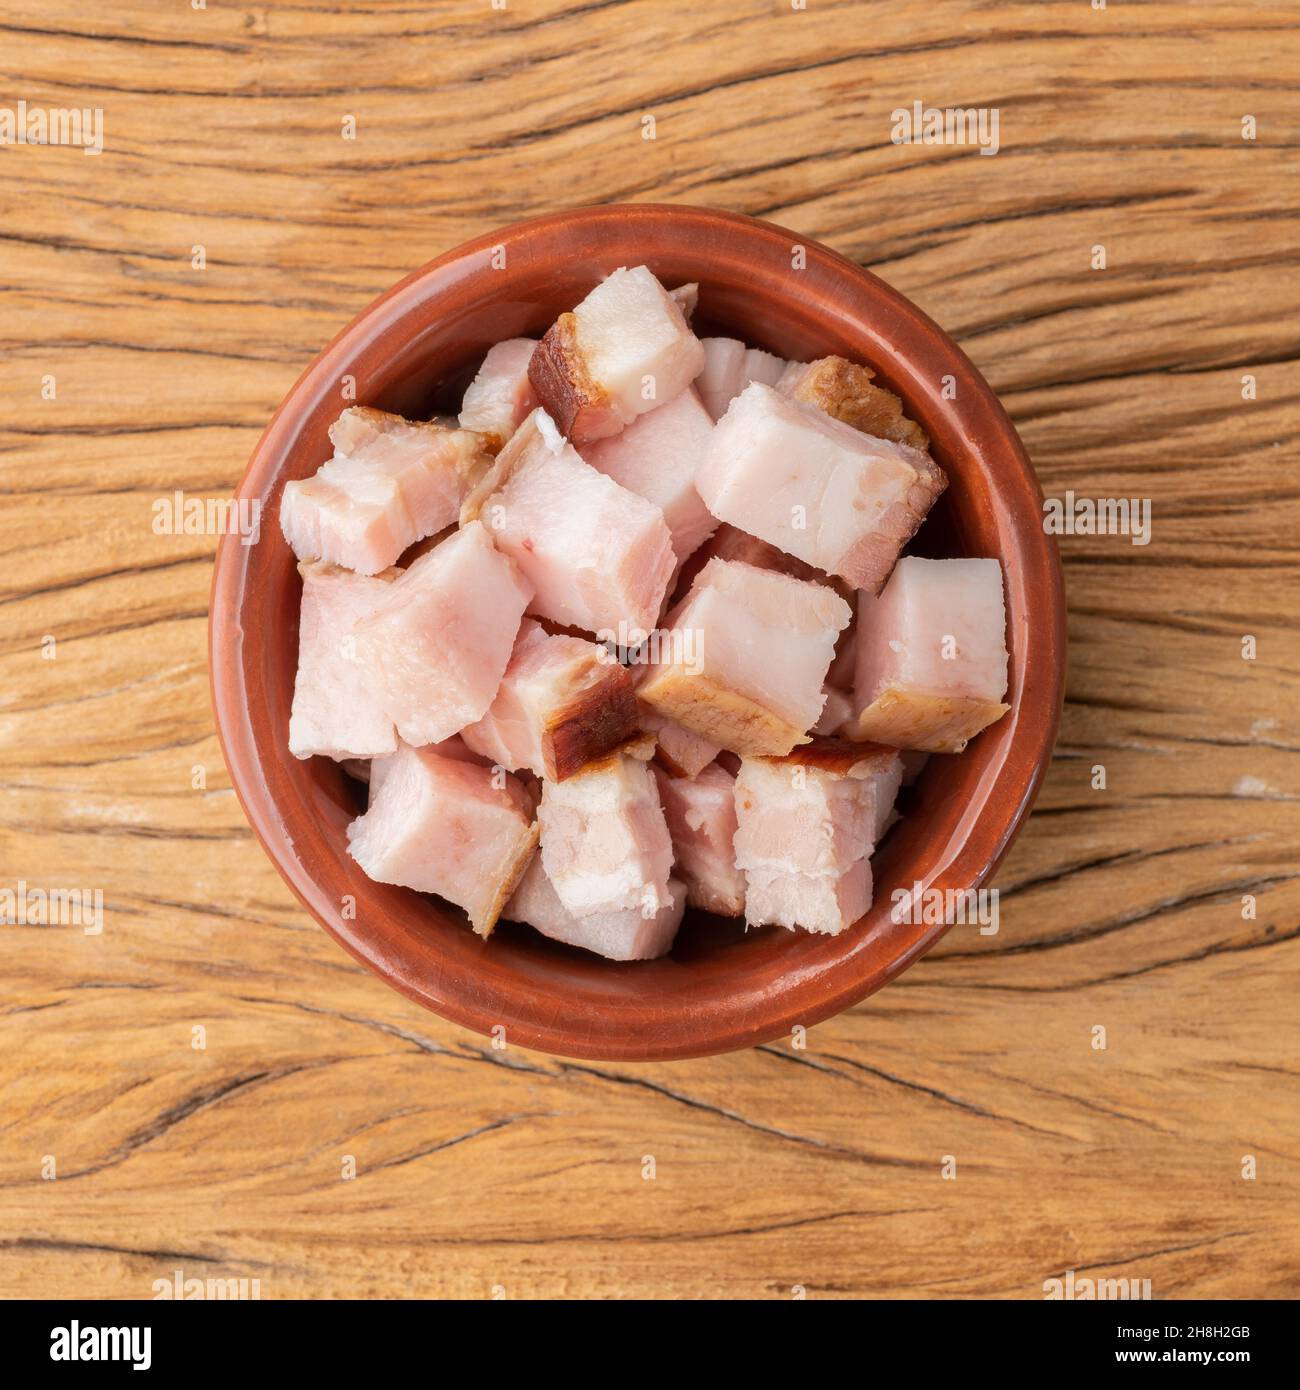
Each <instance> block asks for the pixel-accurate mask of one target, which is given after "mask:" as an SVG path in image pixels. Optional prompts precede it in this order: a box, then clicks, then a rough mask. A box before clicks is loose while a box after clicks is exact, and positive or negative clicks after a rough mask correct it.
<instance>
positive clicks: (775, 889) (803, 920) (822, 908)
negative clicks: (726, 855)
mask: <svg viewBox="0 0 1300 1390" xmlns="http://www.w3.org/2000/svg"><path fill="white" fill-rule="evenodd" d="M745 879H746V890H745V921H746V922H747V923H748V924H749V925H750V926H751V927H757V926H777V927H787V928H789V929H790V930H791V931H793V930H794V929H795V928H796V927H802V928H803V929H804V931H809V932H816V933H818V934H820V935H825V936H838V935H839V934H840V932H842V931H844V930H845V929H846V928H848V927H851V926H852V925H853V923H854V922H856V921H857V920H858V919H859V918H860V917H862V916H863V915H864V914H865V913H866V911H867V909H868V908H869V907H870V906H871V864H870V862H869V861H868V860H866V859H857V860H855V861H854V862H853V863H852V864H850V865H849V867H848V868H847V869H845V870H844V871H843V872H842V873H838V874H783V873H776V872H773V871H771V870H767V869H758V870H755V871H754V872H752V873H748V874H746V875H745Z"/></svg>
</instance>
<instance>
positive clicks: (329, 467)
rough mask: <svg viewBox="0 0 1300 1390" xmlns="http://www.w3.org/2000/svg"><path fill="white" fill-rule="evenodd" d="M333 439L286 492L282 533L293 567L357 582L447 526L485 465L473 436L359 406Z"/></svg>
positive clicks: (480, 446)
mask: <svg viewBox="0 0 1300 1390" xmlns="http://www.w3.org/2000/svg"><path fill="white" fill-rule="evenodd" d="M330 439H331V442H332V443H333V444H334V449H335V454H334V457H333V458H332V459H330V460H329V461H328V462H326V463H324V464H322V465H321V467H320V469H319V470H318V471H317V472H316V474H315V475H314V476H313V477H310V478H306V479H303V480H301V481H294V482H288V483H286V484H285V485H284V492H283V495H282V497H281V499H280V527H281V530H283V532H284V537H285V539H286V540H287V541H288V542H289V545H290V546H291V547H292V549H293V552H294V554H295V555H297V556H298V558H299V559H300V560H313V559H319V560H323V561H325V562H326V563H329V564H336V565H343V566H345V567H346V568H348V569H352V570H356V571H357V573H358V574H378V573H379V571H380V570H384V569H388V568H389V566H391V565H392V564H393V563H394V562H395V561H396V560H397V558H398V557H399V556H400V555H401V554H402V552H403V551H404V550H406V549H407V548H408V547H409V546H411V545H413V544H414V543H415V542H416V541H418V540H421V539H422V538H423V537H425V536H431V535H433V534H434V533H435V532H436V531H440V530H442V529H443V527H445V526H448V525H450V524H451V523H452V522H454V521H455V520H456V515H457V512H458V511H459V509H460V504H461V502H462V501H463V500H464V497H465V495H466V493H467V492H468V491H469V489H470V487H471V486H472V485H473V484H474V483H475V482H477V481H478V479H480V478H481V477H482V476H483V474H484V472H485V471H486V470H487V467H488V463H489V461H490V460H489V458H488V456H487V454H485V453H484V451H483V441H482V440H481V438H480V437H479V436H478V435H477V434H474V433H472V432H471V431H468V430H459V429H454V430H449V429H445V428H443V427H442V426H441V425H437V424H433V423H429V422H423V423H422V422H414V421H410V420H403V419H402V418H401V417H400V416H398V415H389V414H388V413H386V412H385V411H382V410H371V409H369V408H367V407H362V406H353V407H351V408H350V409H348V410H345V411H344V412H343V413H342V415H340V416H339V418H338V419H337V420H336V421H335V422H334V424H333V425H331V426H330Z"/></svg>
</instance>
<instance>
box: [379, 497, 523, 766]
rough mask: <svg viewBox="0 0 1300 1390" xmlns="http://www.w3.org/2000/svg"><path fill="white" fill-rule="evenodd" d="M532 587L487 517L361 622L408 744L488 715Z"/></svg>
mask: <svg viewBox="0 0 1300 1390" xmlns="http://www.w3.org/2000/svg"><path fill="white" fill-rule="evenodd" d="M532 592H533V591H532V586H531V585H530V584H529V583H528V581H527V580H526V579H525V578H524V577H523V576H522V575H521V574H520V573H519V571H518V570H517V569H516V568H515V566H514V564H513V563H512V562H511V561H510V560H509V559H508V558H507V557H506V556H505V555H502V554H501V552H500V551H499V550H497V549H496V548H495V547H494V546H493V544H492V541H491V539H490V538H489V536H488V533H487V531H486V529H485V528H484V527H483V526H482V525H480V524H479V523H477V522H471V523H469V524H468V525H466V526H463V527H462V528H461V529H460V530H459V531H457V532H456V533H455V534H454V535H452V536H451V537H449V538H448V539H447V540H445V541H444V542H443V543H442V544H441V545H440V546H438V547H437V548H436V549H434V550H431V551H429V553H428V554H427V555H422V556H421V557H420V558H419V559H418V560H416V561H415V562H414V564H412V565H411V567H410V568H409V569H408V570H407V571H406V572H405V573H404V574H403V575H402V576H401V578H400V579H398V580H397V581H396V582H395V583H394V584H392V585H390V586H389V589H388V592H387V593H386V594H385V595H383V597H382V598H381V600H380V602H379V603H378V604H377V605H376V606H375V609H374V611H373V612H372V613H371V614H370V616H369V617H367V618H364V619H363V620H362V621H360V622H359V623H357V625H356V628H355V638H356V648H357V654H358V657H359V659H360V660H361V661H363V662H369V663H373V665H374V667H375V669H376V671H377V672H378V686H379V689H380V690H381V697H380V698H381V700H382V702H383V705H384V708H385V710H386V711H387V712H388V714H389V716H390V717H391V718H392V720H393V723H394V724H396V725H397V732H398V733H399V734H400V735H401V736H402V738H403V739H404V740H405V741H406V742H407V743H412V744H425V743H437V742H439V741H440V740H442V739H445V738H449V737H450V736H451V735H452V734H455V733H459V732H460V730H461V729H463V728H464V727H465V725H466V724H472V723H473V722H474V721H475V720H478V719H482V717H483V716H484V714H486V713H487V710H488V706H489V705H491V703H492V699H493V697H494V696H495V695H496V692H497V686H498V685H500V683H501V676H502V674H503V673H504V671H505V669H506V663H507V662H508V661H509V660H510V653H511V649H512V648H513V646H514V641H515V636H516V634H517V633H518V631H519V623H520V620H521V618H522V617H523V613H524V609H525V608H526V607H527V605H528V601H529V599H531V597H532Z"/></svg>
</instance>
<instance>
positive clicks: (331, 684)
mask: <svg viewBox="0 0 1300 1390" xmlns="http://www.w3.org/2000/svg"><path fill="white" fill-rule="evenodd" d="M298 572H299V573H300V574H301V575H302V614H301V617H300V618H299V621H298V675H297V678H296V680H295V681H294V687H293V708H292V711H291V712H290V715H289V751H290V752H291V753H292V754H293V755H294V757H295V758H310V757H311V756H312V755H313V754H323V755H324V756H325V757H327V758H336V759H339V760H342V759H344V758H375V757H381V756H382V755H383V754H385V753H391V752H393V751H394V749H396V747H397V734H396V732H395V731H394V729H393V721H392V720H391V719H390V718H389V716H388V714H387V713H386V712H385V710H384V706H383V702H382V700H381V699H380V691H379V690H378V688H377V684H376V680H375V671H374V668H373V666H371V665H370V664H369V663H368V662H363V661H360V660H358V658H357V652H356V641H355V639H354V637H353V635H352V630H353V628H354V627H355V625H356V624H357V623H358V622H359V621H360V620H361V619H362V618H366V617H369V615H370V614H371V613H372V612H373V611H374V609H375V606H376V605H377V604H378V603H380V602H381V601H382V600H383V599H384V598H385V597H386V596H387V595H388V593H389V591H390V589H391V587H392V584H393V581H394V580H395V579H396V578H397V576H398V575H399V574H400V573H401V571H400V570H391V571H386V572H385V573H384V574H382V575H377V576H376V577H374V578H368V577H366V576H365V575H360V574H354V573H353V572H352V571H351V570H346V569H341V568H339V567H338V566H336V565H323V564H320V563H318V562H317V563H312V564H306V565H299V566H298Z"/></svg>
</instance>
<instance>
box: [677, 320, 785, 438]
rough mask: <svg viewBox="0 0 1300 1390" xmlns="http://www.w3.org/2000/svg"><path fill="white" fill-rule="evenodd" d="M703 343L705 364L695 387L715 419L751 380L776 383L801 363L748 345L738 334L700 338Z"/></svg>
mask: <svg viewBox="0 0 1300 1390" xmlns="http://www.w3.org/2000/svg"><path fill="white" fill-rule="evenodd" d="M700 343H701V345H702V346H703V348H704V366H703V368H702V369H701V371H700V374H699V376H698V377H696V379H695V387H696V390H698V391H699V393H700V396H701V398H702V399H703V401H704V407H705V409H706V410H707V411H708V412H709V414H710V415H711V416H712V417H713V418H714V419H715V420H721V419H722V417H723V416H724V415H725V414H726V413H727V407H728V406H729V405H730V404H731V403H732V401H734V400H735V399H736V397H737V396H738V395H740V393H741V392H742V391H743V390H744V389H745V387H746V386H748V385H749V383H750V382H751V381H761V382H762V383H763V384H764V385H765V386H775V385H776V383H777V382H778V381H780V379H781V377H782V376H783V375H784V374H785V373H786V371H787V370H789V369H790V368H791V367H793V366H799V365H801V364H800V363H791V362H787V361H786V360H785V358H784V357H777V356H775V355H774V354H773V353H770V352H764V351H762V349H761V348H747V347H746V346H745V345H744V343H742V342H741V341H740V340H739V339H737V338H701V339H700Z"/></svg>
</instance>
